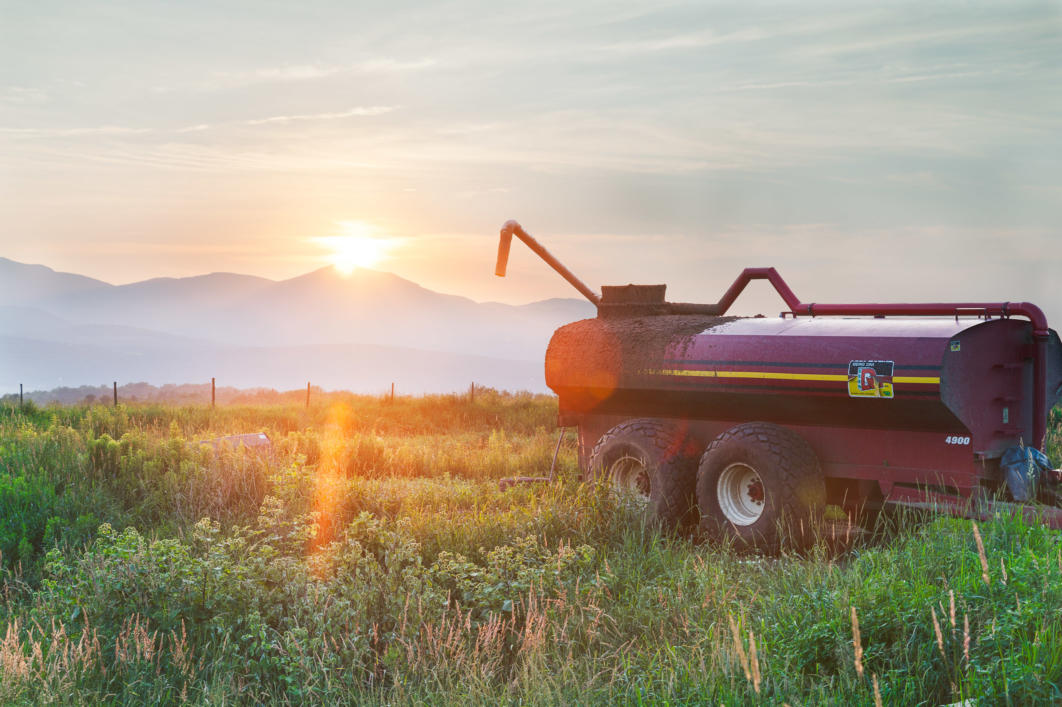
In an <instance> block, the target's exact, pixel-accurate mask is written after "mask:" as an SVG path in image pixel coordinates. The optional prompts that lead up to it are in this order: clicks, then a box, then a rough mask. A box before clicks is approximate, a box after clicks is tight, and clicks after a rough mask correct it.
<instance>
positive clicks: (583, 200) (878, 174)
mask: <svg viewBox="0 0 1062 707" xmlns="http://www.w3.org/2000/svg"><path fill="white" fill-rule="evenodd" d="M0 8H2V9H0V255H3V256H6V257H10V258H13V259H16V260H21V261H28V262H40V263H44V264H46V265H49V266H52V267H55V268H57V269H62V270H69V271H75V272H80V273H84V274H87V275H91V276H94V277H99V278H101V279H104V280H108V281H111V282H129V281H132V280H138V279H143V278H147V277H153V276H164V275H165V276H179V275H192V274H200V273H203V272H210V271H217V270H227V271H236V272H246V273H253V274H260V275H265V276H268V277H273V278H281V277H289V276H293V275H297V274H300V273H302V272H306V271H308V270H311V269H314V268H316V267H320V266H321V265H323V264H325V263H326V262H327V260H326V249H325V247H324V246H323V245H322V243H324V241H320V240H315V239H320V238H327V237H330V236H337V235H341V234H342V233H343V229H344V226H343V225H342V222H360V223H361V224H362V226H359V228H362V229H365V228H368V229H370V230H371V231H372V232H374V233H376V234H377V235H379V236H381V237H387V238H391V239H394V241H393V242H394V247H393V248H392V250H391V256H390V258H389V259H388V260H386V261H384V262H382V263H381V264H380V265H378V266H377V267H378V269H381V270H390V271H393V272H396V273H398V274H400V275H403V276H406V277H409V278H411V279H414V280H416V281H418V282H420V283H422V284H424V285H425V286H428V287H431V288H433V289H437V290H441V291H445V292H453V293H458V294H464V295H467V296H470V297H473V298H475V299H497V300H505V301H514V302H520V301H529V300H532V299H540V298H544V297H548V296H554V295H564V296H569V295H573V294H574V290H570V289H569V288H568V286H567V285H566V284H565V283H563V282H562V281H561V280H560V279H559V278H558V277H556V276H555V275H553V274H552V273H551V272H549V271H547V270H546V269H545V266H543V265H541V264H540V263H538V262H536V260H534V259H533V257H532V256H531V254H530V253H529V252H528V251H527V250H526V249H520V250H514V252H513V258H512V265H511V270H510V277H509V278H508V279H506V280H498V279H497V278H495V277H494V276H493V274H492V270H493V263H492V261H493V257H494V249H495V247H496V238H497V230H498V227H499V226H500V225H501V223H502V222H503V221H504V220H506V219H508V218H517V219H518V220H520V221H521V222H522V223H523V224H524V225H525V226H526V227H527V229H528V230H530V231H531V232H532V233H534V234H536V235H538V236H540V237H541V238H542V240H543V241H544V242H545V243H546V244H547V246H548V247H549V248H550V249H551V250H552V251H553V252H554V253H556V254H557V255H559V256H560V257H561V258H562V259H563V260H564V261H565V262H566V263H567V264H568V265H569V266H570V267H571V268H572V269H573V270H574V271H575V272H576V273H578V274H580V275H581V276H582V277H584V279H586V280H587V281H588V282H589V283H590V284H591V285H593V286H597V285H599V284H603V283H625V282H629V281H636V282H639V281H640V282H667V283H668V284H669V287H670V290H669V294H670V295H671V297H672V299H679V300H701V301H705V300H712V301H714V300H715V299H717V298H718V296H719V294H720V293H721V292H722V290H723V289H725V287H726V285H727V284H728V283H729V281H730V280H731V279H732V278H733V277H734V275H735V274H736V273H737V271H738V270H740V268H741V267H743V266H745V265H774V266H776V267H778V268H779V269H780V270H781V271H782V273H783V275H785V276H786V277H787V278H788V279H789V280H790V283H791V284H792V285H793V287H794V289H795V290H796V292H797V294H798V295H800V296H801V297H803V298H804V299H806V300H817V301H820V302H825V301H829V300H857V301H858V300H883V299H884V300H914V299H934V300H940V299H956V298H960V299H1011V300H1017V299H1028V300H1032V301H1035V302H1039V303H1040V304H1041V305H1042V306H1044V308H1045V309H1046V310H1047V311H1048V314H1049V316H1052V317H1053V319H1054V323H1055V325H1056V326H1059V323H1060V321H1062V287H1059V286H1058V284H1057V283H1059V282H1060V281H1062V234H1060V230H1062V3H1060V2H1057V1H1056V2H1046V3H994V4H991V5H990V4H980V3H970V2H963V3H925V2H918V3H911V4H897V3H854V2H843V3H837V4H824V3H811V2H801V3H797V2H792V3H770V4H753V3H748V2H740V3H737V2H735V3H669V2H652V3H649V2H644V3H629V2H621V1H617V0H608V1H607V2H572V1H571V0H569V1H567V2H543V1H541V0H540V1H537V2H533V3H520V4H511V3H499V2H497V0H494V1H492V2H468V1H466V0H458V1H455V2H446V3H415V2H389V3H354V2H336V3H320V2H318V3H314V2H300V3H295V2H288V3H281V2H267V1H263V0H255V1H254V2H246V3H232V2H190V1H184V2H180V3H178V2H173V3H162V2H145V1H144V0H137V1H135V2H134V1H129V2H91V3H86V2H69V3H62V2H42V3H21V2H14V1H13V0H0ZM751 302H752V303H753V304H757V305H758V304H759V300H757V299H753V300H751ZM763 308H764V309H765V310H766V311H768V312H770V313H772V314H773V313H776V312H777V310H778V309H780V307H779V306H777V305H776V304H775V303H774V302H773V301H770V300H767V304H764V307H763Z"/></svg>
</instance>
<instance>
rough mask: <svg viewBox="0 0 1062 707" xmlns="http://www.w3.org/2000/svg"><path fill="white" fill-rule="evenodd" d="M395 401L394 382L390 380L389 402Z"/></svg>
mask: <svg viewBox="0 0 1062 707" xmlns="http://www.w3.org/2000/svg"><path fill="white" fill-rule="evenodd" d="M394 401H395V382H394V381H391V402H392V403H393V402H394Z"/></svg>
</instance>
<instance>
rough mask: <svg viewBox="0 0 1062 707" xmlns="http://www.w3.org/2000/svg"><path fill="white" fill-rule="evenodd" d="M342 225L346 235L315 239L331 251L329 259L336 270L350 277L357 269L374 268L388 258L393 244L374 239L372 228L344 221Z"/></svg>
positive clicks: (359, 223) (355, 222)
mask: <svg viewBox="0 0 1062 707" xmlns="http://www.w3.org/2000/svg"><path fill="white" fill-rule="evenodd" d="M340 225H341V226H342V227H343V231H344V233H345V235H342V236H327V237H324V238H315V239H314V240H315V241H316V242H317V243H320V244H321V245H323V246H325V247H327V248H328V249H329V250H330V251H331V253H330V254H329V256H328V259H329V261H330V262H331V263H332V265H333V266H334V267H335V269H336V270H338V271H339V272H341V273H342V274H344V275H349V274H350V273H351V272H353V271H354V269H355V268H368V267H372V266H373V265H376V264H377V263H379V262H380V261H381V260H383V259H384V258H385V257H387V252H388V250H389V249H390V246H391V244H390V243H389V242H388V241H386V240H384V239H381V238H375V237H373V235H372V234H373V230H374V229H373V228H372V227H371V226H369V225H368V224H365V223H362V222H360V221H344V222H342V223H341V224H340Z"/></svg>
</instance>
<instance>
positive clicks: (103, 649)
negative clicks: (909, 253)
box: [0, 391, 1062, 705]
mask: <svg viewBox="0 0 1062 707" xmlns="http://www.w3.org/2000/svg"><path fill="white" fill-rule="evenodd" d="M1059 412H1060V411H1059V410H1055V411H1054V413H1053V416H1052V421H1051V433H1050V439H1049V446H1050V448H1049V451H1050V452H1051V454H1052V457H1053V459H1054V460H1055V461H1057V459H1058V454H1059V446H1060V443H1062V415H1060V414H1059ZM555 419H556V402H555V400H554V399H552V398H549V397H545V396H530V395H506V394H499V393H494V392H492V391H483V392H481V393H480V394H479V395H478V396H477V398H476V400H475V401H474V402H470V401H468V400H467V399H466V398H459V397H457V396H437V397H427V398H417V399H406V398H399V399H398V400H396V401H395V402H394V403H389V402H387V401H385V400H381V399H378V398H370V397H354V396H340V395H332V396H328V397H322V398H321V399H319V400H318V401H317V403H316V404H315V405H313V406H311V407H310V408H309V409H304V408H303V407H301V406H297V405H284V406H279V405H278V406H272V407H271V406H242V407H224V408H219V409H217V410H211V409H210V408H209V407H165V406H132V407H119V408H111V407H105V406H96V407H84V406H82V407H68V408H46V409H37V408H35V407H33V406H27V407H26V408H25V409H23V410H19V409H17V408H14V407H11V406H8V407H4V408H0V552H2V566H0V567H2V569H0V572H2V577H0V592H2V599H3V603H2V606H0V702H2V703H4V704H19V703H25V704H38V703H52V702H60V703H80V704H91V703H99V702H110V703H121V704H138V705H139V704H146V703H176V702H190V703H204V704H229V703H233V704H235V703H260V702H270V703H323V704H344V703H356V704H373V703H388V704H406V703H418V702H423V703H431V704H450V703H453V704H468V703H490V704H507V703H511V704H557V703H566V704H586V703H596V704H603V703H628V704H631V703H632V704H709V703H710V704H727V705H737V704H779V705H780V704H785V703H788V704H790V705H805V704H851V705H860V704H864V705H874V704H875V703H879V702H880V703H881V704H896V705H918V704H925V705H938V704H948V703H954V702H959V701H961V700H964V699H968V698H971V697H973V698H976V699H977V702H976V703H977V704H979V705H981V704H983V705H989V704H1016V705H1026V704H1057V703H1059V702H1060V701H1062V611H1060V607H1062V534H1060V533H1059V532H1058V531H1048V530H1045V529H1043V528H1042V527H1036V526H1026V525H1023V524H1022V523H1020V522H1017V521H1015V520H1014V519H1013V518H1006V517H1000V518H997V519H995V520H992V521H990V522H985V523H982V524H980V527H977V526H975V525H974V524H973V523H971V522H970V521H964V520H956V519H949V518H928V519H927V518H919V517H915V516H913V515H904V516H900V517H897V518H894V519H892V522H893V525H894V527H892V528H891V529H890V530H889V531H888V532H879V533H876V534H874V535H873V536H868V537H867V538H865V539H861V540H860V541H858V542H857V543H856V544H855V545H854V546H853V547H852V548H851V549H850V550H849V551H848V552H846V553H844V554H842V555H839V556H838V555H836V554H834V553H832V552H830V551H829V550H828V549H827V547H826V546H825V544H823V545H822V546H820V547H817V548H815V549H814V550H813V551H812V552H811V553H810V554H807V555H804V556H782V557H779V558H771V559H765V558H757V557H743V556H740V555H737V554H735V553H732V552H729V551H728V550H727V549H726V548H720V547H715V546H711V545H708V544H705V543H700V542H698V541H697V540H696V539H690V538H682V537H669V536H666V535H662V534H660V533H659V532H658V531H656V530H654V529H652V528H647V527H645V526H644V525H642V524H641V523H640V522H639V521H638V519H637V516H635V515H634V514H632V512H631V511H630V510H629V509H628V508H626V507H625V506H624V504H623V503H622V502H620V501H617V500H616V499H614V498H613V497H612V496H611V495H610V494H609V493H607V492H606V491H605V490H603V489H600V488H594V487H587V486H584V485H580V484H579V483H577V482H576V480H575V476H576V473H577V472H576V463H575V449H574V441H573V440H572V439H571V436H570V435H569V436H568V438H567V442H566V444H565V446H564V447H562V451H561V456H560V461H559V470H560V477H561V479H562V480H561V482H560V483H558V484H556V485H555V486H552V487H548V488H545V487H537V488H535V487H518V488H515V489H511V490H508V491H504V492H503V491H500V490H499V488H498V485H497V480H498V479H499V478H501V477H503V476H510V475H530V474H539V473H542V472H543V471H545V470H546V469H548V467H549V463H550V460H551V458H552V455H553V449H554V444H555V442H556V433H555V430H554V421H555ZM238 432H265V433H267V434H268V435H269V436H270V437H271V438H272V439H273V440H274V442H275V448H274V450H273V451H272V453H270V454H266V455H261V456H259V455H255V454H249V453H245V452H240V451H233V450H222V451H219V452H215V451H214V450H213V449H212V448H210V447H207V446H201V445H198V444H195V441H197V440H202V439H207V438H211V437H215V436H219V435H223V434H231V433H238Z"/></svg>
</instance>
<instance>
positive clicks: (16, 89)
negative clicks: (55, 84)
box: [0, 86, 49, 105]
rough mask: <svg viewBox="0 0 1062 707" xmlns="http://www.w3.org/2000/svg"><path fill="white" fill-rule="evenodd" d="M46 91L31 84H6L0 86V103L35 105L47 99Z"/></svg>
mask: <svg viewBox="0 0 1062 707" xmlns="http://www.w3.org/2000/svg"><path fill="white" fill-rule="evenodd" d="M48 98H49V96H48V92H47V91H45V90H44V89H40V88H33V87H31V86H6V87H4V88H0V103H7V104H9V105H36V104H39V103H45V102H46V101H47V100H48Z"/></svg>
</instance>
